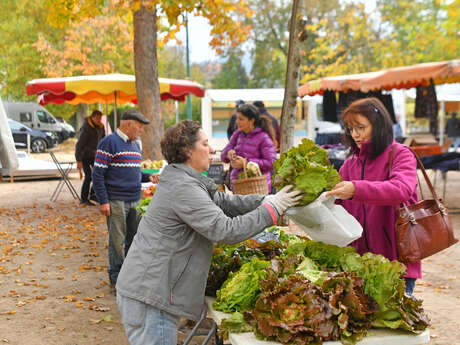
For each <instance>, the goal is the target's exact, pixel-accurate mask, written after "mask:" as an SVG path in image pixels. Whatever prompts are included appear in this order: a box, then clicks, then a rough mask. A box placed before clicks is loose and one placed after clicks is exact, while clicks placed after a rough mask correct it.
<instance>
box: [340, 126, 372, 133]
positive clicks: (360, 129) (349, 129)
mask: <svg viewBox="0 0 460 345" xmlns="http://www.w3.org/2000/svg"><path fill="white" fill-rule="evenodd" d="M367 127H369V125H367V126H364V125H358V126H354V127H345V131H346V132H347V133H348V134H352V133H353V132H355V133H356V134H363V132H364V130H365V129H366V128H367Z"/></svg>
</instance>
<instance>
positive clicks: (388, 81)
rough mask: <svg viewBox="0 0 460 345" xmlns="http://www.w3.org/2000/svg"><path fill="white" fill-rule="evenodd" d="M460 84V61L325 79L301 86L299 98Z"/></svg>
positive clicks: (431, 63)
mask: <svg viewBox="0 0 460 345" xmlns="http://www.w3.org/2000/svg"><path fill="white" fill-rule="evenodd" d="M430 79H433V81H434V84H436V85H438V84H446V83H456V82H460V59H456V60H449V61H441V62H427V63H421V64H417V65H412V66H405V67H395V68H389V69H385V70H382V71H377V72H369V73H359V74H350V75H342V76H335V77H325V78H321V79H317V80H312V81H309V82H307V83H305V84H304V85H302V86H301V87H299V91H298V93H299V96H300V97H303V96H305V95H309V96H313V95H317V94H323V93H324V91H326V90H330V91H336V92H338V91H348V90H355V91H358V90H359V91H362V92H369V91H376V90H391V89H410V88H412V87H415V86H417V85H420V84H423V85H427V84H428V82H429V80H430Z"/></svg>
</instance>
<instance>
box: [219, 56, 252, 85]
mask: <svg viewBox="0 0 460 345" xmlns="http://www.w3.org/2000/svg"><path fill="white" fill-rule="evenodd" d="M243 55H244V53H243V52H242V51H241V49H231V50H230V51H228V52H227V56H226V61H225V62H223V63H222V65H221V70H220V71H219V73H218V74H217V75H216V76H215V77H214V79H213V81H212V83H213V87H214V88H216V89H245V88H247V87H248V84H249V78H248V75H247V73H246V70H245V69H244V66H243V64H242V62H241V60H242V56H243Z"/></svg>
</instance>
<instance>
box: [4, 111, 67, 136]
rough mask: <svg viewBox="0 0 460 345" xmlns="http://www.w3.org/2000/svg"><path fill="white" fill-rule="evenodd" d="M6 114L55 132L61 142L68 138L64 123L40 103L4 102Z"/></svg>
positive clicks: (46, 130) (22, 121)
mask: <svg viewBox="0 0 460 345" xmlns="http://www.w3.org/2000/svg"><path fill="white" fill-rule="evenodd" d="M3 105H4V107H5V110H6V115H7V116H8V117H9V118H10V119H12V120H15V121H17V122H20V123H22V124H24V125H26V126H28V127H30V128H32V129H38V130H40V131H44V132H53V133H55V134H56V136H57V137H58V139H59V142H62V141H64V140H66V139H67V138H68V137H69V133H68V132H67V130H66V129H64V128H63V126H62V124H61V123H60V122H59V121H57V120H56V118H55V117H54V116H53V115H52V114H51V113H50V112H49V111H48V110H46V109H45V108H43V107H42V106H41V105H40V104H37V103H33V102H3Z"/></svg>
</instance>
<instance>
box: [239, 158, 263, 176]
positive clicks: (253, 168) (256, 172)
mask: <svg viewBox="0 0 460 345" xmlns="http://www.w3.org/2000/svg"><path fill="white" fill-rule="evenodd" d="M246 174H247V175H248V178H250V177H257V176H262V172H261V171H260V167H259V164H257V163H256V162H248V163H247V164H246ZM244 178H245V177H244V172H240V173H239V174H238V179H239V180H240V179H244Z"/></svg>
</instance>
